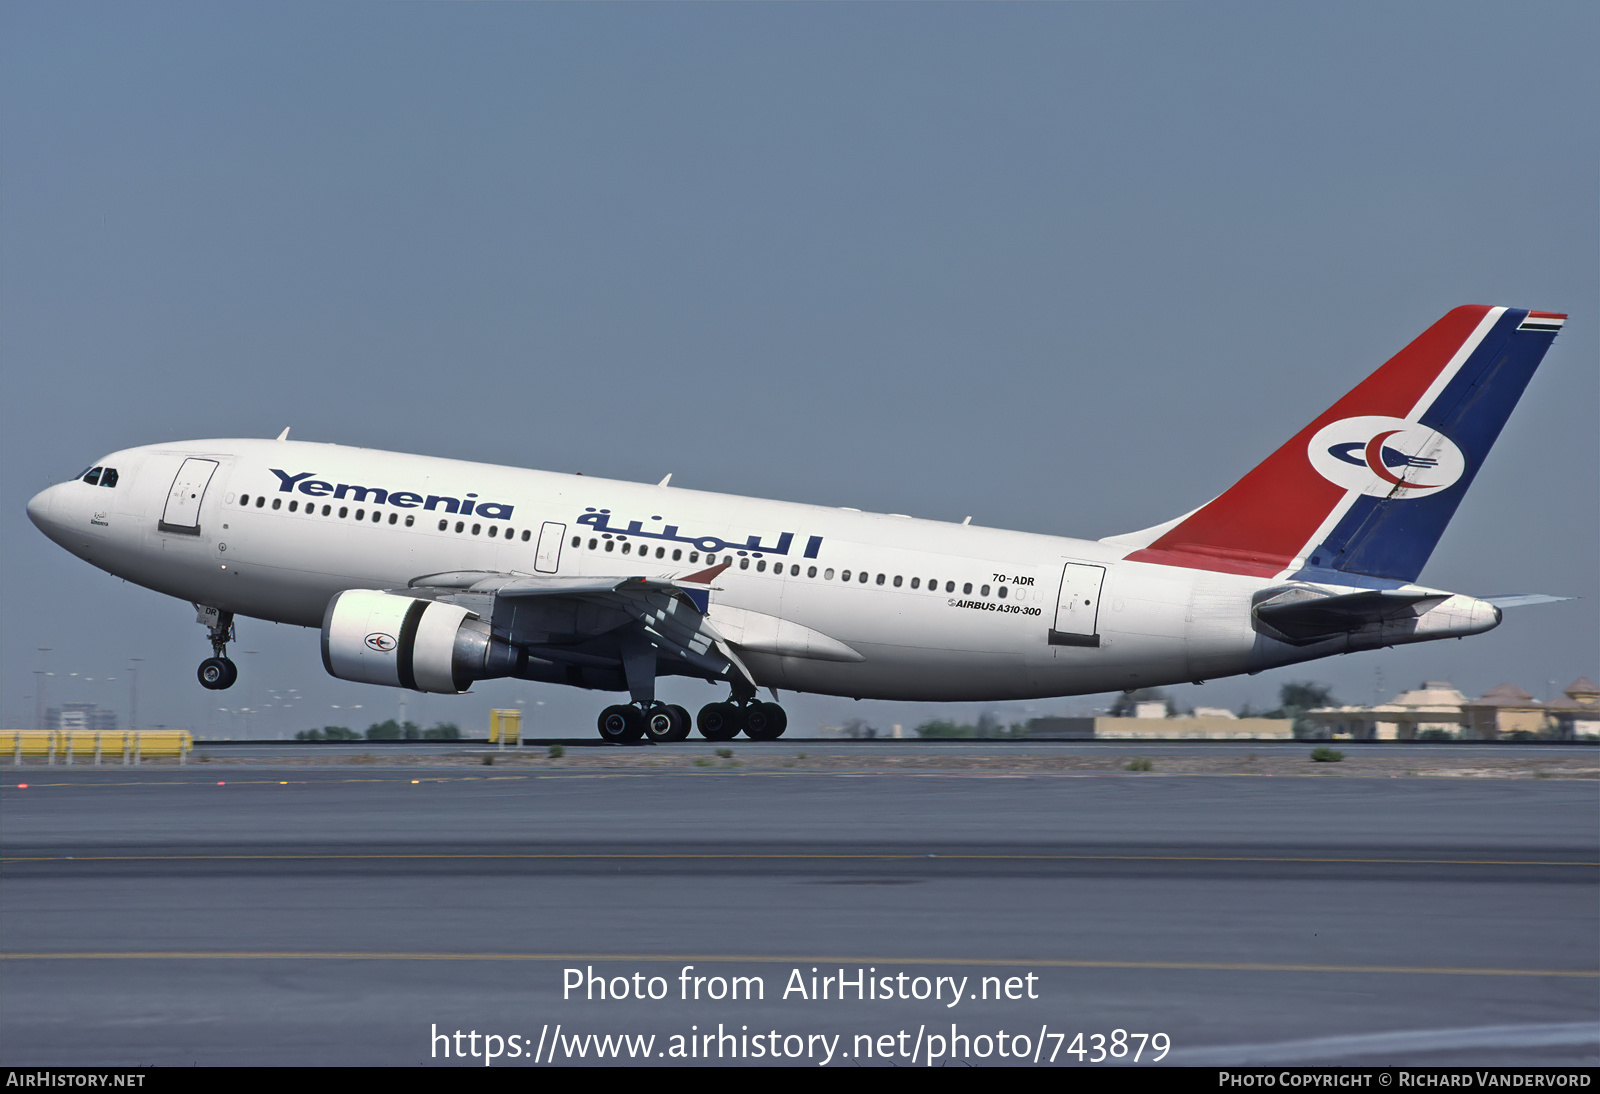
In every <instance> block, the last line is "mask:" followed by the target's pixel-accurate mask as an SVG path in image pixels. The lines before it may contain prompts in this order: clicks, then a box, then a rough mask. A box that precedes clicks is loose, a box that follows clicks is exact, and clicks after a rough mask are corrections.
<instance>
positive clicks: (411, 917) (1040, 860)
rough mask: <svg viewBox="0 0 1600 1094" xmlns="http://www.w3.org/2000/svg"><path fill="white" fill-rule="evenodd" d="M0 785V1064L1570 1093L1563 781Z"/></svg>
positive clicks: (1572, 915) (1599, 1001)
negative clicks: (639, 1067) (1124, 1075)
mask: <svg viewBox="0 0 1600 1094" xmlns="http://www.w3.org/2000/svg"><path fill="white" fill-rule="evenodd" d="M18 781H24V782H27V783H29V785H28V787H27V789H19V788H18V787H17V782H18ZM0 783H3V786H0V850H3V855H4V862H3V864H0V953H3V955H4V956H3V958H0V989H3V990H0V1062H3V1063H5V1064H12V1065H45V1064H76V1065H91V1064H94V1065H101V1064H104V1065H112V1064H115V1065H137V1064H146V1065H156V1064H182V1065H187V1064H192V1063H199V1064H256V1063H266V1064H396V1065H405V1064H413V1063H457V1062H466V1063H472V1064H476V1065H479V1066H481V1065H482V1064H483V1063H484V1062H485V1061H484V1055H483V1053H484V1051H485V1050H487V1049H490V1048H494V1049H496V1050H497V1051H498V1052H499V1053H500V1055H499V1056H498V1058H496V1059H495V1060H494V1063H495V1064H496V1065H498V1066H512V1067H516V1066H532V1065H534V1060H535V1058H537V1060H538V1063H539V1065H543V1064H545V1063H547V1062H550V1057H551V1051H552V1049H554V1050H556V1058H555V1061H554V1062H556V1063H566V1062H569V1058H570V1057H572V1056H575V1055H576V1053H577V1052H578V1051H580V1050H581V1051H583V1052H584V1056H583V1060H585V1061H588V1062H594V1060H595V1058H596V1056H597V1055H602V1056H603V1057H604V1059H605V1060H606V1062H613V1059H612V1056H613V1055H614V1056H617V1057H620V1061H621V1062H628V1061H629V1060H630V1059H632V1061H633V1062H636V1063H654V1064H670V1063H673V1062H677V1061H678V1059H679V1057H678V1056H675V1055H674V1053H675V1052H676V1053H681V1054H682V1056H683V1057H684V1058H686V1059H687V1060H688V1062H706V1061H705V1059H704V1056H703V1055H702V1052H704V1053H708V1054H709V1055H710V1062H713V1063H715V1062H717V1060H718V1059H719V1055H718V1054H719V1053H720V1054H721V1056H720V1058H721V1059H722V1060H723V1062H728V1061H729V1059H730V1057H736V1058H738V1059H739V1060H741V1061H746V1062H754V1063H769V1062H771V1061H772V1058H773V1056H774V1055H776V1056H777V1058H778V1059H779V1060H780V1061H782V1062H789V1063H804V1064H811V1065H821V1064H826V1066H830V1067H840V1066H845V1067H849V1066H859V1065H869V1064H870V1065H874V1066H881V1065H885V1064H898V1065H902V1066H903V1065H906V1064H912V1063H915V1064H917V1065H919V1066H922V1065H926V1064H928V1063H933V1064H935V1065H941V1064H950V1063H955V1064H967V1063H980V1064H996V1063H1007V1064H1012V1063H1021V1062H1029V1063H1032V1062H1041V1063H1042V1062H1047V1061H1048V1060H1049V1058H1050V1057H1051V1056H1052V1055H1053V1056H1054V1057H1055V1063H1056V1064H1057V1065H1073V1066H1076V1065H1077V1064H1079V1063H1080V1062H1082V1063H1091V1062H1093V1060H1094V1057H1095V1056H1096V1054H1097V1053H1098V1054H1099V1055H1101V1056H1103V1057H1104V1058H1105V1062H1108V1063H1122V1064H1127V1063H1131V1062H1132V1057H1133V1055H1134V1050H1135V1049H1137V1050H1138V1051H1139V1053H1140V1054H1141V1059H1140V1061H1139V1062H1140V1063H1141V1064H1143V1063H1148V1062H1150V1060H1151V1059H1152V1058H1153V1057H1154V1056H1156V1055H1157V1052H1156V1048H1155V1046H1156V1045H1157V1044H1159V1043H1160V1041H1159V1040H1158V1039H1153V1038H1151V1037H1148V1036H1143V1035H1154V1034H1157V1033H1160V1034H1165V1035H1166V1039H1167V1042H1168V1043H1169V1044H1170V1049H1169V1050H1168V1051H1167V1052H1166V1053H1165V1054H1163V1055H1162V1058H1161V1061H1160V1062H1164V1063H1184V1062H1191V1063H1205V1064H1247V1063H1271V1064H1278V1063H1311V1062H1327V1063H1338V1064H1358V1063H1412V1064H1425V1063H1426V1064H1438V1063H1470V1064H1575V1063H1588V1064H1594V1063H1596V1062H1600V976H1597V971H1600V902H1597V895H1600V867H1597V857H1600V800H1597V795H1596V793H1595V784H1594V783H1593V781H1577V780H1573V781H1567V780H1563V779H1540V780H1531V779H1522V780H1511V779H1490V780H1467V779H1409V778H1395V779H1388V778H1385V779H1371V778H1338V779H1329V778H1303V779H1283V778H1280V779H1264V778H1248V777H1211V778H1205V777H1188V776H1171V777H1164V778H1148V777H1140V776H1138V775H1135V774H1116V773H1100V774H1095V775H1089V776H1070V775H1060V774H1056V775H1022V776H1007V775H993V774H979V773H959V772H955V773H952V772H943V771H941V772H937V773H909V772H906V773H837V772H829V773H815V772H806V771H798V770H797V771H783V772H775V771H766V772H744V771H738V770H688V771H638V770H634V769H627V770H625V769H620V768H619V769H617V770H614V771H608V770H606V769H604V768H595V767H589V768H584V769H574V770H571V771H539V772H525V771H517V772H514V773H513V772H506V773H504V774H502V773H500V769H498V768H495V769H490V768H483V769H477V770H474V769H470V768H468V769H464V768H461V767H455V768H448V769H446V768H442V767H440V768H431V769H430V768H426V767H418V766H407V767H385V766H381V765H369V766H365V767H362V768H359V769H352V768H350V767H317V768H306V767H293V768H291V767H287V766H285V767H265V766H259V765H257V766H249V767H237V766H224V765H220V764H219V765H215V766H209V767H208V766H205V765H196V766H191V767H188V768H176V767H167V768H144V769H138V770H134V769H124V768H102V769H99V770H92V769H86V768H72V769H65V768H33V769H29V768H23V769H20V770H13V769H9V768H8V769H7V770H6V771H5V772H4V776H3V778H0ZM219 784H222V785H219ZM685 966H693V968H692V969H691V970H689V971H688V972H685V971H684V968H685ZM813 968H815V977H816V981H815V983H814V982H813V979H812V977H813ZM568 970H573V971H570V972H569V971H568ZM636 974H637V975H636ZM591 977H592V978H594V979H591ZM827 977H832V978H833V979H832V981H827V980H826V979H825V978H827ZM653 978H658V979H653ZM696 978H703V979H701V980H700V981H699V982H698V983H697V982H696ZM735 978H745V979H744V980H743V981H742V983H741V984H739V985H738V986H737V987H736V986H735V983H734V981H735ZM841 979H842V980H843V981H844V983H845V991H844V996H845V997H844V998H843V999H841V998H839V983H840V980H841ZM574 983H580V984H583V985H585V986H581V987H577V988H576V990H570V989H568V990H564V985H565V984H574ZM857 983H859V984H860V985H861V987H859V988H857V987H856V986H855V985H856V984H857ZM595 984H600V985H601V990H602V991H603V992H604V993H605V995H606V998H603V999H602V998H585V996H586V995H592V994H594V991H595V988H594V985H595ZM758 984H759V990H760V993H761V994H760V997H752V998H750V999H748V1000H747V999H744V998H739V999H732V998H728V997H727V996H728V993H729V992H732V991H736V990H739V988H743V989H744V990H747V991H749V992H750V993H751V994H752V996H754V993H755V991H756V990H757V985H758ZM719 990H720V991H721V992H722V994H723V997H722V998H720V999H718V998H714V997H713V996H715V995H716V993H717V992H718V991H719ZM691 991H693V992H698V993H699V996H700V997H699V998H698V999H694V998H688V999H685V998H683V996H684V995H685V994H688V993H690V992H691ZM985 991H987V993H988V994H989V996H990V997H989V998H987V999H986V998H983V994H984V993H985ZM619 992H620V993H622V994H625V995H627V996H628V998H625V999H618V998H612V997H611V996H612V995H613V994H615V993H619ZM656 992H659V993H660V994H661V996H662V997H661V998H659V999H652V998H650V995H651V994H652V993H656ZM919 992H922V993H925V994H926V995H927V996H928V997H927V998H916V997H914V996H916V995H917V994H918V993H919ZM956 992H959V993H960V994H959V998H958V999H956V1000H955V1001H954V1002H953V1003H952V995H953V993H956ZM823 994H826V998H816V997H814V996H816V995H823ZM885 995H887V996H888V997H887V998H885V997H884V996H885ZM637 996H643V998H638V997H637ZM872 996H877V997H876V998H874V997H872ZM558 1025H559V1026H560V1031H559V1035H557V1032H556V1027H557V1026H558ZM458 1030H459V1031H460V1032H461V1033H462V1037H461V1038H459V1039H456V1038H454V1036H453V1035H454V1034H455V1033H456V1031H458ZM1117 1030H1121V1031H1124V1036H1122V1037H1120V1038H1119V1037H1118V1036H1117V1035H1116V1033H1115V1031H1117ZM1001 1032H1004V1034H1005V1039H1004V1040H1002V1039H1001V1038H1000V1036H999V1035H1000V1033H1001ZM719 1033H720V1034H721V1035H722V1036H721V1037H719V1036H718V1035H719ZM1080 1033H1081V1034H1083V1038H1082V1039H1081V1040H1078V1041H1075V1040H1074V1038H1075V1037H1076V1035H1077V1034H1080ZM471 1034H476V1035H477V1036H476V1037H473V1036H470V1035H471ZM591 1034H593V1035H597V1038H603V1037H605V1036H607V1035H610V1036H612V1037H616V1036H618V1035H627V1036H629V1037H630V1038H642V1037H651V1036H653V1037H654V1038H655V1039H654V1041H652V1042H649V1045H648V1048H646V1047H644V1046H645V1042H644V1041H642V1040H629V1041H626V1042H622V1041H616V1040H613V1041H610V1042H605V1041H601V1040H599V1039H595V1040H589V1039H588V1038H589V1035H591ZM707 1034H709V1035H710V1039H709V1040H705V1039H704V1038H705V1037H706V1035H707ZM757 1034H759V1035H760V1038H759V1039H757V1037H756V1035H757ZM485 1035H491V1036H492V1037H493V1038H495V1039H497V1040H486V1039H485ZM1019 1035H1021V1036H1020V1038H1019ZM1097 1035H1098V1038H1099V1039H1098V1041H1097V1040H1096V1036H1097ZM513 1038H515V1040H513ZM580 1038H581V1039H582V1040H579V1039H580ZM830 1039H831V1040H830ZM1024 1042H1025V1044H1024ZM1074 1044H1076V1045H1077V1047H1078V1049H1079V1052H1078V1053H1074V1052H1073V1046H1074ZM535 1046H537V1048H536V1047H535ZM830 1046H831V1047H830ZM441 1048H442V1049H443V1050H444V1052H445V1053H447V1054H448V1055H443V1054H441ZM1119 1048H1121V1049H1122V1050H1123V1053H1124V1054H1123V1055H1122V1056H1120V1057H1118V1056H1117V1055H1116V1053H1117V1050H1118V1049H1119ZM1024 1049H1025V1050H1024ZM458 1050H459V1051H460V1052H462V1053H464V1054H465V1055H466V1059H465V1060H464V1061H463V1060H461V1059H460V1058H459V1057H458V1056H457V1055H456V1053H457V1051H458ZM691 1050H692V1051H693V1053H694V1055H692V1056H691V1055H690V1052H691ZM474 1051H476V1052H478V1055H477V1056H473V1055H472V1053H473V1052H474ZM536 1052H537V1057H535V1053H536ZM630 1053H631V1054H632V1055H631V1056H630ZM758 1053H759V1055H758ZM825 1054H826V1055H825ZM570 1062H578V1060H576V1059H570Z"/></svg>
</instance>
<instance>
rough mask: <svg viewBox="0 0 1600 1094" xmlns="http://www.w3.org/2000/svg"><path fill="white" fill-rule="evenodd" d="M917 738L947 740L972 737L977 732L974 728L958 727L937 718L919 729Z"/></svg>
mask: <svg viewBox="0 0 1600 1094" xmlns="http://www.w3.org/2000/svg"><path fill="white" fill-rule="evenodd" d="M916 732H917V736H918V737H924V738H927V739H930V740H932V739H947V738H951V737H972V736H974V735H975V734H976V731H975V730H974V729H973V727H972V726H964V725H958V724H956V723H955V722H952V721H950V719H948V718H935V719H933V721H931V722H923V723H922V724H921V725H920V726H918V727H917V730H916Z"/></svg>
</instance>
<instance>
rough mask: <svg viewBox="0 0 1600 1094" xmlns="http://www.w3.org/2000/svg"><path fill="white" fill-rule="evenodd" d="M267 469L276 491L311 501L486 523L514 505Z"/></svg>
mask: <svg viewBox="0 0 1600 1094" xmlns="http://www.w3.org/2000/svg"><path fill="white" fill-rule="evenodd" d="M267 470H269V471H271V472H272V473H273V474H274V475H276V476H278V490H279V492H281V493H284V494H291V493H293V492H294V491H295V488H296V487H298V488H299V490H300V493H302V494H306V495H308V496H310V497H313V498H326V497H332V498H336V499H338V500H340V501H343V500H347V499H348V500H350V501H359V502H366V503H368V504H370V505H392V506H394V507H395V508H397V509H440V508H443V509H444V511H445V512H447V513H461V514H463V515H467V516H479V517H483V518H485V519H486V520H510V519H511V510H512V509H513V508H514V506H511V505H507V504H505V503H504V502H498V501H474V500H473V499H474V498H476V497H477V496H478V495H476V494H468V495H467V496H466V497H465V498H447V497H444V496H443V495H440V494H428V495H426V496H424V495H422V494H414V493H412V492H411V491H409V490H395V491H389V490H385V489H384V488H383V487H381V486H351V485H350V484H349V483H343V482H341V483H338V484H337V485H335V484H334V483H331V482H323V481H322V480H321V479H314V478H312V477H311V476H312V475H313V474H315V472H313V471H303V472H301V473H300V474H298V475H290V474H289V473H288V472H286V471H279V470H278V469H277V468H276V467H270V468H268V469H267Z"/></svg>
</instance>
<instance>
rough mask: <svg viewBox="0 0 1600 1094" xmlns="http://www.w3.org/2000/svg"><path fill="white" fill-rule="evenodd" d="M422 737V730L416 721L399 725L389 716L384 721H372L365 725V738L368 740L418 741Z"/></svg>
mask: <svg viewBox="0 0 1600 1094" xmlns="http://www.w3.org/2000/svg"><path fill="white" fill-rule="evenodd" d="M421 739H422V730H421V729H420V728H418V726H417V723H415V722H407V723H405V724H404V725H401V724H400V723H399V722H397V721H395V720H394V719H393V718H390V719H389V720H388V721H385V722H374V723H373V724H372V725H370V726H368V727H367V740H369V741H402V740H404V741H418V740H421Z"/></svg>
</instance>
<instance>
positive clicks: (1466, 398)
mask: <svg viewBox="0 0 1600 1094" xmlns="http://www.w3.org/2000/svg"><path fill="white" fill-rule="evenodd" d="M1527 315H1528V313H1527V312H1526V311H1521V310H1516V309H1508V310H1507V311H1506V313H1505V314H1504V315H1502V316H1501V317H1500V321H1499V322H1497V323H1496V324H1495V326H1494V329H1493V330H1491V331H1490V332H1489V334H1488V335H1487V336H1486V337H1485V338H1484V339H1483V341H1482V342H1481V343H1479V345H1478V348H1477V349H1476V350H1474V351H1473V353H1472V355H1471V356H1470V357H1469V358H1468V359H1467V360H1466V362H1465V363H1464V364H1463V365H1462V366H1461V368H1460V370H1459V371H1458V372H1457V373H1456V375H1455V377H1454V378H1453V379H1451V381H1450V382H1449V383H1448V384H1446V385H1445V388H1444V390H1443V391H1441V392H1440V393H1439V396H1438V398H1436V399H1435V400H1434V401H1433V404H1432V405H1431V406H1429V407H1428V408H1427V409H1426V410H1424V411H1423V413H1422V416H1421V419H1420V421H1421V423H1422V424H1423V425H1426V426H1430V427H1432V428H1434V429H1437V430H1439V432H1441V433H1443V434H1444V435H1445V436H1446V437H1448V438H1450V440H1452V441H1454V442H1455V444H1456V446H1457V447H1458V448H1460V449H1461V453H1462V455H1463V456H1464V457H1465V459H1466V468H1465V470H1464V472H1463V473H1462V475H1461V478H1460V479H1458V480H1457V481H1456V482H1455V483H1454V484H1453V485H1451V486H1450V488H1449V489H1447V490H1440V491H1439V492H1438V493H1436V494H1430V495H1428V496H1426V497H1421V498H1408V499H1406V500H1403V501H1399V500H1391V499H1388V498H1378V497H1361V498H1358V499H1357V500H1356V502H1355V503H1354V504H1353V505H1352V506H1351V507H1350V510H1349V512H1347V513H1346V514H1345V515H1344V519H1342V520H1341V521H1340V522H1339V523H1338V525H1336V526H1335V527H1334V529H1333V532H1332V533H1331V534H1330V535H1329V536H1328V538H1327V539H1325V540H1323V542H1322V543H1321V544H1320V545H1319V546H1318V547H1316V548H1315V549H1313V550H1312V552H1311V556H1312V559H1313V562H1312V565H1314V566H1317V567H1318V568H1320V569H1334V570H1341V571H1344V572H1347V573H1355V574H1366V575H1369V576H1372V577H1383V578H1392V579H1395V580H1398V581H1415V580H1416V579H1417V577H1418V575H1420V574H1421V573H1422V567H1423V565H1424V564H1426V563H1427V561H1428V557H1429V556H1430V555H1432V554H1433V549H1434V547H1436V546H1437V545H1438V543H1439V538H1440V537H1441V536H1442V535H1443V534H1444V529H1445V525H1447V524H1449V523H1450V518H1451V517H1452V516H1454V515H1455V511H1456V507H1457V506H1458V505H1460V504H1461V498H1462V496H1463V495H1465V494H1466V492H1467V488H1468V487H1469V486H1471V485H1472V480H1473V479H1474V478H1475V477H1476V476H1477V474H1478V468H1479V467H1481V466H1482V465H1483V460H1484V458H1485V457H1486V456H1487V455H1488V454H1489V449H1490V448H1491V447H1492V446H1493V445H1494V442H1495V440H1496V439H1497V438H1498V437H1499V436H1500V430H1501V429H1503V428H1504V427H1505V424H1506V419H1508V418H1509V417H1510V416H1511V411H1512V409H1513V408H1514V407H1515V406H1516V405H1517V400H1518V399H1520V398H1521V397H1522V392H1523V390H1524V389H1525V388H1526V387H1527V386H1528V381H1529V380H1530V379H1532V377H1533V372H1534V369H1536V368H1538V367H1539V362H1540V361H1541V360H1542V359H1543V358H1544V354H1545V351H1546V350H1548V349H1549V348H1550V343H1551V342H1552V341H1554V339H1555V332H1553V331H1519V330H1517V326H1518V324H1520V323H1521V322H1522V321H1523V319H1525V318H1526V317H1527Z"/></svg>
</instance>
